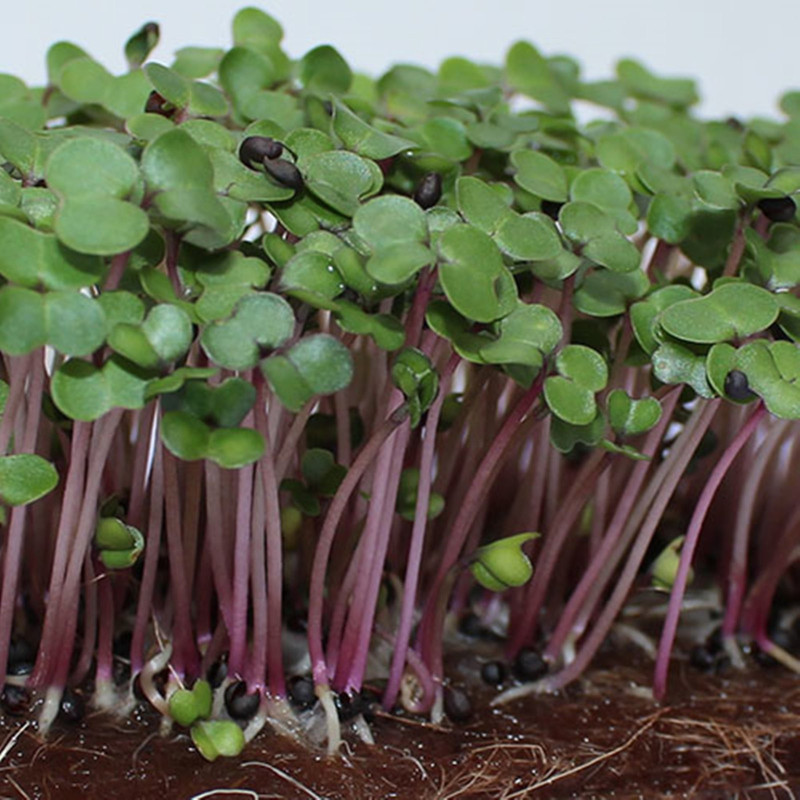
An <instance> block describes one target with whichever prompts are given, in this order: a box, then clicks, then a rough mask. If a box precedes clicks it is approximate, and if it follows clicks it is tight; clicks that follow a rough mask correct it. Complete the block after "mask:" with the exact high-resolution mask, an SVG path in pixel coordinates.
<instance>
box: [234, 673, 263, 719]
mask: <svg viewBox="0 0 800 800" xmlns="http://www.w3.org/2000/svg"><path fill="white" fill-rule="evenodd" d="M260 704H261V698H260V697H259V695H258V692H254V693H253V694H247V684H246V683H245V682H244V681H235V682H234V683H232V684H231V685H230V686H228V688H227V689H226V690H225V708H226V709H227V711H228V714H230V716H231V719H238V720H248V719H250V718H251V717H253V716H254V715H255V713H256V711H258V706H259V705H260Z"/></svg>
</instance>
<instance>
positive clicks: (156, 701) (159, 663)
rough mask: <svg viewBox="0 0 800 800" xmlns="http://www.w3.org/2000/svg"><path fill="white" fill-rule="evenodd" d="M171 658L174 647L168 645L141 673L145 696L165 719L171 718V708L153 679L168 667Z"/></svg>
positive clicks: (140, 679) (141, 684)
mask: <svg viewBox="0 0 800 800" xmlns="http://www.w3.org/2000/svg"><path fill="white" fill-rule="evenodd" d="M171 656H172V645H171V644H169V643H167V644H166V645H165V647H164V648H163V649H162V650H159V651H158V652H157V653H156V654H155V655H154V656H153V657H152V658H151V659H150V660H149V661H147V663H145V665H144V666H143V667H142V671H141V672H140V673H139V685H140V686H141V688H142V692H143V693H144V696H145V697H146V698H147V699H148V700H149V701H150V705H152V706H153V708H155V709H156V711H158V712H159V713H160V714H162V715H163V716H165V717H169V706H168V705H167V701H166V699H165V698H164V697H163V696H162V695H161V693H160V692H159V691H158V689H157V688H156V685H155V682H154V680H153V678H154V676H155V675H156V674H158V673H159V672H161V670H162V669H164V667H166V666H167V664H168V663H169V659H170V657H171ZM131 686H133V682H131Z"/></svg>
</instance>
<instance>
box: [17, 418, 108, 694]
mask: <svg viewBox="0 0 800 800" xmlns="http://www.w3.org/2000/svg"><path fill="white" fill-rule="evenodd" d="M91 431H92V423H90V422H77V421H76V422H75V423H74V424H73V427H72V446H71V448H70V459H69V468H68V470H67V480H66V483H65V486H64V495H63V497H62V498H61V515H60V517H59V520H58V530H57V531H56V546H55V553H54V555H53V566H52V567H51V569H50V585H49V587H48V591H47V596H48V604H47V613H46V614H45V618H44V626H43V629H42V635H41V637H40V639H39V652H38V653H37V655H36V665H35V666H34V669H33V673H32V675H31V678H30V684H31V685H32V686H41V685H43V684H44V683H45V682H46V680H47V678H48V676H49V674H50V672H51V671H52V662H53V660H54V659H56V658H57V657H58V647H57V644H58V641H57V640H58V634H59V629H58V621H59V620H58V617H59V615H58V613H57V609H58V608H59V605H60V603H61V593H62V590H63V586H64V574H65V571H66V568H67V559H68V557H69V548H70V544H71V543H72V535H73V530H74V527H75V523H76V522H77V520H78V514H79V512H80V508H81V502H82V499H83V487H84V480H85V470H86V460H87V456H88V450H89V438H90V435H91ZM9 539H10V537H9ZM12 602H13V600H12Z"/></svg>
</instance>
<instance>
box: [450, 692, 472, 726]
mask: <svg viewBox="0 0 800 800" xmlns="http://www.w3.org/2000/svg"><path fill="white" fill-rule="evenodd" d="M444 713H445V714H447V716H448V717H449V718H450V719H451V720H452V721H453V722H466V721H467V720H468V719H469V718H470V717H471V716H472V701H471V700H470V699H469V696H468V695H467V693H466V692H465V691H464V690H463V689H457V688H456V687H454V686H447V687H446V688H445V690H444Z"/></svg>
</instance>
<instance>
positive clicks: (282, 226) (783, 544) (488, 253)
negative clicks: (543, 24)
mask: <svg viewBox="0 0 800 800" xmlns="http://www.w3.org/2000/svg"><path fill="white" fill-rule="evenodd" d="M281 38H282V30H281V27H280V25H279V24H278V23H277V22H276V21H275V20H274V19H272V18H271V17H270V16H268V15H267V14H266V13H264V12H262V11H260V10H257V9H254V8H247V9H244V10H242V11H240V12H239V13H238V14H237V15H236V17H235V19H234V21H233V47H232V48H231V49H229V50H227V51H223V50H219V49H215V48H203V47H186V48H184V49H182V50H180V51H178V53H177V54H176V56H175V59H174V61H173V63H172V64H171V65H170V66H166V65H164V64H161V63H157V62H155V61H152V60H149V54H150V51H151V50H152V48H153V47H154V46H155V44H156V43H157V41H158V26H157V25H155V24H154V23H148V24H147V25H145V26H144V27H143V28H142V29H141V31H139V32H138V33H136V34H135V35H134V36H133V37H132V38H131V39H130V40H129V41H128V43H127V45H126V46H125V53H126V56H127V59H128V62H129V69H128V70H127V71H126V72H125V73H124V74H122V75H112V74H111V73H109V72H108V71H107V70H106V69H105V68H104V67H103V66H102V65H100V64H99V63H97V62H96V61H95V60H93V59H92V58H91V57H90V56H89V55H88V54H87V53H86V52H84V51H83V50H82V49H81V48H80V47H78V46H76V45H74V44H70V43H67V42H58V43H57V44H55V45H53V46H52V47H51V48H50V50H49V51H48V54H47V69H48V82H47V86H45V87H40V88H30V87H28V86H27V85H26V84H25V83H23V82H22V81H21V80H19V79H17V78H14V77H12V76H10V75H0V164H1V165H2V169H0V276H2V286H0V351H1V352H2V374H3V378H4V380H3V382H2V384H0V387H2V405H3V414H2V420H1V421H0V450H1V451H2V456H1V457H0V499H1V500H2V503H3V530H2V590H0V664H7V665H8V667H7V673H8V674H7V675H6V678H5V690H4V695H3V703H4V704H5V706H6V708H7V709H9V710H14V711H19V710H20V708H21V707H22V706H24V704H25V702H26V698H27V697H28V694H27V693H28V692H32V691H37V692H38V693H39V694H40V696H41V697H43V698H44V702H43V703H42V705H41V709H40V712H39V729H40V731H41V732H42V733H45V732H46V731H47V729H48V727H49V726H50V724H51V723H52V721H53V720H54V718H55V717H56V715H57V713H58V711H59V709H60V708H66V709H69V708H72V709H73V710H74V708H75V704H76V702H77V701H76V699H75V698H76V697H77V698H79V697H80V694H76V692H75V689H79V690H80V691H84V692H85V691H87V690H88V691H89V692H91V702H92V703H93V704H94V705H95V706H97V707H100V708H106V709H117V710H123V711H124V709H126V708H129V707H130V706H131V704H132V703H135V702H137V698H145V699H147V700H148V701H149V702H150V703H151V704H152V705H153V707H155V708H156V709H157V710H158V711H159V712H161V713H162V714H163V715H164V720H165V725H166V726H169V725H170V724H171V723H174V724H176V725H178V726H183V727H185V728H189V729H190V732H191V736H192V739H193V741H194V743H195V744H196V746H197V748H198V749H199V751H200V752H201V753H202V754H203V755H204V756H205V757H206V758H208V759H214V758H216V757H217V756H218V755H235V754H238V753H239V752H240V751H241V749H242V748H243V747H244V745H245V742H246V741H248V740H249V739H250V738H252V736H254V735H255V734H256V733H257V732H258V730H259V729H260V728H261V727H262V726H263V725H264V724H265V722H267V721H269V722H270V724H273V725H275V726H277V727H279V728H280V729H281V730H283V731H286V732H290V733H294V734H295V735H302V736H308V737H310V738H311V740H312V741H315V742H318V743H321V742H323V741H326V742H327V744H328V747H329V748H330V749H331V750H335V749H336V748H337V747H338V743H339V740H340V738H339V737H340V720H342V719H344V720H351V719H352V720H354V725H355V726H356V729H357V730H358V731H359V732H360V733H361V735H362V736H363V737H364V738H369V728H368V727H367V725H366V723H365V722H364V716H363V715H364V712H365V711H367V710H368V707H369V703H368V702H367V701H366V700H365V695H364V691H365V690H366V689H369V692H370V695H369V697H370V698H372V700H371V701H372V702H375V701H377V702H380V703H382V705H383V706H384V708H385V709H386V710H391V709H393V708H394V707H395V706H396V704H398V703H400V702H402V703H403V704H404V705H405V706H406V708H408V709H409V710H412V711H414V712H417V713H430V714H432V715H433V716H434V718H438V717H440V716H441V714H442V711H443V710H444V711H446V713H448V715H449V716H451V718H453V719H459V718H464V717H465V715H468V703H469V700H468V698H465V696H464V693H463V691H462V690H461V689H460V688H457V687H448V685H447V675H446V672H445V661H444V656H445V645H446V642H447V641H448V637H450V636H453V635H458V634H454V633H453V630H454V629H455V627H456V626H453V625H451V624H450V622H449V621H450V620H453V619H458V618H475V617H474V616H472V615H477V620H478V622H479V624H481V625H482V624H484V623H485V624H487V625H488V624H489V622H490V621H492V622H493V623H494V624H495V627H498V626H499V630H500V633H501V634H502V635H503V637H504V641H505V655H504V660H498V661H492V662H488V663H487V664H485V665H484V673H485V675H484V679H485V680H486V681H487V682H489V683H491V684H492V685H497V686H499V685H502V684H503V682H504V681H505V680H506V679H507V676H508V669H507V668H506V664H508V663H511V664H513V665H514V673H515V675H516V676H517V678H518V680H519V681H522V683H521V685H520V684H517V685H515V686H512V687H511V688H509V689H508V690H507V691H506V692H505V693H504V694H503V695H500V696H499V698H498V702H500V701H502V700H503V699H507V698H510V697H516V696H519V695H521V694H524V693H526V692H528V691H533V690H537V691H538V690H542V689H545V690H557V689H559V688H561V687H563V686H565V685H566V684H568V683H569V682H570V681H573V680H575V679H576V678H577V677H578V676H579V675H580V674H581V673H582V672H583V670H584V669H585V668H586V667H587V665H588V664H589V663H590V661H591V659H592V658H593V656H594V654H595V653H596V652H597V650H598V648H599V647H600V646H601V645H602V644H603V642H604V641H606V640H607V638H608V635H609V632H610V631H611V630H612V626H613V625H614V622H615V620H616V619H617V617H618V615H619V614H620V612H621V610H622V609H623V606H624V604H625V602H626V600H628V598H629V597H630V596H631V594H632V593H633V592H642V591H652V589H650V588H649V587H650V585H651V580H652V582H653V583H654V584H655V585H657V586H658V587H659V588H660V589H662V590H664V591H667V592H669V601H668V609H667V611H666V616H665V618H664V622H663V632H662V634H661V639H660V643H659V646H658V655H657V658H656V663H655V679H654V693H655V696H656V697H657V698H659V699H660V698H663V697H664V695H665V692H666V688H667V683H666V679H667V667H668V663H669V658H670V654H671V652H672V649H673V644H674V640H675V634H676V627H677V623H678V618H679V613H680V609H681V605H682V600H683V598H684V596H685V593H686V590H687V586H688V584H689V583H690V581H691V580H692V575H693V572H694V573H695V574H696V577H695V582H703V584H704V585H711V586H716V587H718V589H719V592H720V597H721V601H720V608H722V609H723V610H724V618H723V623H722V631H721V643H722V646H723V647H724V648H725V650H726V652H727V653H728V654H729V656H730V658H731V659H732V660H733V661H734V662H735V664H736V665H741V664H742V663H743V660H742V649H741V646H742V645H743V644H745V645H749V644H750V643H752V642H755V643H756V644H757V645H758V647H759V648H761V650H763V651H766V652H767V653H769V654H770V655H772V656H773V657H775V658H777V659H778V660H780V661H781V662H783V663H784V664H785V665H787V666H788V667H790V668H792V669H795V670H798V667H800V664H799V663H798V661H797V660H796V657H795V655H793V654H792V653H790V652H789V651H788V650H787V649H784V648H780V647H778V646H777V645H776V644H774V643H773V641H772V636H773V634H774V632H775V629H774V625H773V623H774V620H775V614H774V613H772V612H774V611H775V609H778V608H779V604H783V605H781V606H780V607H783V606H784V605H786V604H787V603H788V602H791V601H792V600H794V599H796V598H795V597H793V596H792V595H791V594H789V593H787V592H786V591H784V587H791V586H792V584H791V583H790V582H786V581H784V578H786V577H787V575H789V576H790V574H791V572H792V559H793V557H794V554H795V553H796V551H797V550H796V548H797V542H798V536H800V511H799V510H798V506H797V503H796V502H795V496H794V492H793V490H792V487H793V486H794V484H795V481H794V476H795V475H796V474H797V470H798V459H800V448H798V447H797V439H798V437H797V426H796V425H795V424H794V421H795V420H797V419H798V418H799V417H800V382H799V381H798V379H800V349H798V344H797V343H798V341H800V297H798V294H797V286H798V284H799V283H800V227H798V217H797V207H796V204H795V199H794V198H795V197H796V196H797V194H798V193H799V192H800V93H799V92H790V93H788V94H785V95H784V96H783V98H782V99H781V101H780V103H781V110H782V113H783V116H782V118H781V119H778V120H767V119H752V120H747V121H740V120H738V119H733V118H732V119H728V120H721V121H716V120H714V121H707V120H702V119H698V118H696V117H694V116H692V114H691V107H692V106H693V105H694V104H695V103H696V101H697V99H698V98H697V93H696V90H695V85H694V83H693V82H692V81H690V80H685V79H673V78H661V77H658V76H655V75H653V74H651V73H650V72H649V71H648V70H647V69H646V68H645V67H643V66H642V65H641V64H639V63H636V62H634V61H631V60H623V61H621V62H619V64H618V65H617V72H616V77H615V78H613V79H610V80H603V81H587V80H585V79H584V78H583V77H582V76H581V72H580V67H579V65H578V63H577V62H575V61H574V60H573V59H571V58H568V57H566V56H551V57H547V56H544V55H542V53H540V52H539V51H538V50H537V49H536V48H535V47H534V46H532V45H531V44H528V43H526V42H519V43H517V44H515V45H514V46H513V47H511V49H510V50H509V52H508V54H507V56H506V60H505V62H504V64H503V65H502V66H499V67H497V66H487V65H483V64H477V63H473V62H472V61H469V60H467V59H465V58H460V57H455V58H449V59H447V60H445V61H444V62H443V63H442V64H441V66H440V67H439V69H438V71H429V70H426V69H423V68H421V67H415V66H407V65H399V66H395V67H393V68H392V69H390V70H389V71H388V72H386V73H385V74H384V75H382V76H381V77H380V78H378V79H377V80H374V79H372V78H369V77H367V76H365V75H362V74H358V73H354V72H353V71H352V70H351V68H350V67H349V66H348V64H347V63H346V62H345V60H344V59H343V58H342V56H341V55H340V54H339V53H338V52H337V51H336V50H335V49H334V48H333V47H331V46H328V45H323V46H320V47H315V48H314V49H312V50H310V51H309V52H308V53H306V54H305V55H304V56H303V57H302V58H300V59H299V60H293V59H291V58H289V57H288V56H287V55H286V53H285V52H284V51H283V49H282V48H281ZM579 104H580V105H585V104H589V105H591V106H594V107H596V108H599V109H600V111H601V112H602V113H601V114H600V116H599V118H598V119H596V120H594V121H592V122H589V123H586V124H582V123H580V122H579V121H578V118H577V117H576V115H575V113H574V112H575V109H576V108H577V106H578V105H579ZM532 565H533V566H532ZM776 595H779V599H778V600H776ZM771 626H772V627H771ZM64 698H66V701H67V702H66V704H65V703H64V702H62V700H63V699H64ZM465 700H466V703H467V706H465ZM76 715H79V713H77V714H76Z"/></svg>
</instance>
